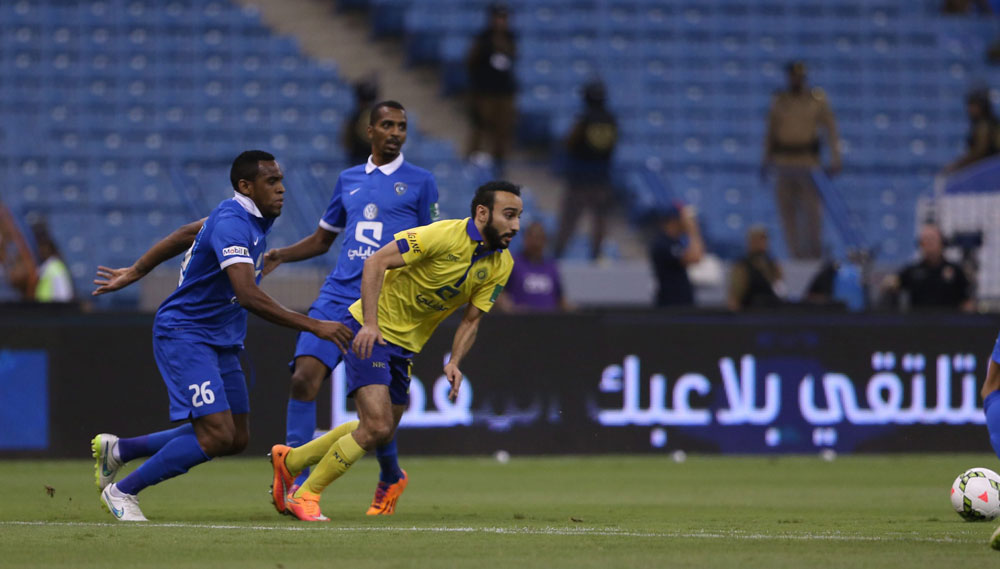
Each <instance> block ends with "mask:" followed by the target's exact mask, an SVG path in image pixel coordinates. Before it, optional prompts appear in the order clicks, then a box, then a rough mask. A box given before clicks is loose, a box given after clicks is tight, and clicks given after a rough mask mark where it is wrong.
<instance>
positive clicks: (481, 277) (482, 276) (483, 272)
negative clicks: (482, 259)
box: [476, 269, 486, 281]
mask: <svg viewBox="0 0 1000 569" xmlns="http://www.w3.org/2000/svg"><path fill="white" fill-rule="evenodd" d="M476 278H477V279H479V280H481V281H484V280H486V269H479V270H478V271H476Z"/></svg>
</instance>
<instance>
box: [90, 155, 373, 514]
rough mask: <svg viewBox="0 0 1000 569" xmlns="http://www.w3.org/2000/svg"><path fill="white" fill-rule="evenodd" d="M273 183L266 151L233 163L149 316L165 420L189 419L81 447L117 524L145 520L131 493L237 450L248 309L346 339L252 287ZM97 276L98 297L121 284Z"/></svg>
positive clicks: (245, 410) (241, 444)
mask: <svg viewBox="0 0 1000 569" xmlns="http://www.w3.org/2000/svg"><path fill="white" fill-rule="evenodd" d="M282 178H283V174H282V172H281V168H280V167H279V166H278V164H277V163H276V162H275V160H274V156H272V155H270V154H268V153H266V152H262V151H259V150H251V151H247V152H244V153H242V154H240V155H239V156H238V157H237V158H236V160H235V161H234V162H233V165H232V168H231V170H230V181H231V183H232V186H233V189H234V190H235V194H234V196H233V197H232V198H231V199H227V200H225V201H223V202H222V203H221V204H219V206H218V207H216V208H215V210H214V211H212V213H211V215H209V216H208V218H206V220H205V221H204V223H203V224H202V227H201V229H200V230H199V232H198V234H197V237H196V238H195V240H194V243H193V245H192V246H191V248H190V249H189V250H188V253H187V255H186V256H185V258H184V262H183V264H182V266H181V277H180V283H179V284H178V286H177V289H176V290H175V291H174V292H173V293H172V294H171V295H170V296H169V297H167V299H166V300H165V301H164V302H163V304H161V305H160V308H159V310H157V312H156V318H155V319H154V321H153V354H154V356H155V358H156V364H157V366H158V367H159V369H160V373H161V375H162V376H163V380H164V383H166V386H167V392H168V394H169V397H170V420H171V421H175V422H176V421H189V422H187V423H185V424H184V425H181V426H179V427H176V428H174V429H170V430H167V431H162V432H158V433H152V434H149V435H144V436H140V437H135V438H128V439H126V438H118V437H116V436H115V435H111V434H107V433H102V434H99V435H97V436H96V437H94V439H93V441H92V442H91V447H92V451H93V455H94V458H96V459H97V464H96V477H97V485H98V487H99V488H100V489H101V500H102V503H103V505H104V506H105V508H106V509H107V510H108V511H109V512H110V513H111V514H112V515H113V516H114V517H115V519H117V520H120V521H145V520H146V517H145V516H144V515H143V513H142V511H141V510H140V509H139V501H138V498H137V495H138V493H139V492H140V491H142V490H143V489H145V488H147V487H149V486H152V485H154V484H157V483H159V482H162V481H164V480H167V479H168V478H172V477H174V476H177V475H179V474H183V473H185V472H187V471H188V469H190V468H191V467H193V466H196V465H198V464H201V463H203V462H206V461H208V460H211V459H212V458H214V457H216V456H223V455H229V454H237V453H239V452H241V451H242V450H243V449H244V448H246V445H247V441H248V440H249V427H248V425H249V422H248V415H249V411H250V405H249V397H248V394H247V387H246V380H245V378H244V375H243V371H242V369H241V368H240V364H239V360H238V358H237V355H238V353H239V351H240V350H241V349H242V348H243V339H244V337H245V336H246V328H247V325H246V321H247V311H248V310H249V311H250V312H253V313H254V314H257V315H258V316H260V317H262V318H264V319H265V320H268V321H270V322H274V323H275V324H280V325H282V326H286V327H289V328H295V329H297V330H303V331H309V332H310V333H312V334H315V335H316V336H318V337H320V338H324V339H325V340H327V341H329V342H331V343H332V344H335V345H337V346H340V347H341V349H344V348H345V347H346V345H347V342H349V341H350V338H351V337H352V335H353V334H352V333H351V332H350V330H349V329H348V328H347V327H346V326H345V325H343V324H341V323H339V322H331V321H328V320H319V319H315V318H311V317H308V316H305V315H303V314H299V313H298V312H293V311H291V310H288V309H287V308H285V307H283V306H281V305H280V304H279V303H278V302H277V301H275V300H274V299H273V298H271V297H270V296H268V295H267V294H266V293H265V292H263V291H262V290H261V289H260V288H259V287H258V285H259V284H260V279H261V273H262V268H263V258H264V253H265V251H266V250H267V234H268V232H269V231H270V229H271V225H272V224H273V223H274V219H275V218H276V217H278V215H280V214H281V208H282V206H283V205H284V196H285V188H284V186H283V184H282ZM175 246H176V241H171V240H170V239H168V240H167V243H165V244H163V243H161V244H158V246H154V248H153V249H151V251H150V252H147V254H146V255H144V256H143V258H144V259H145V260H146V261H147V262H148V261H150V260H151V258H152V263H151V264H152V265H153V266H155V264H157V263H158V262H160V261H162V260H164V258H160V257H157V256H158V255H169V254H170V253H174V251H175V249H174V247H175ZM170 256H172V255H170ZM166 258H169V257H166ZM146 266H148V265H146ZM98 275H99V277H102V278H101V279H99V280H95V283H96V284H101V285H102V288H101V289H98V291H101V292H106V291H108V290H114V287H115V286H117V285H119V284H121V283H112V282H110V281H111V280H113V279H114V277H116V276H121V275H116V274H114V272H113V271H112V272H109V271H108V270H105V271H104V274H103V275H102V273H101V272H100V271H99V273H98ZM108 287H110V288H108ZM118 288H120V287H118ZM102 289H103V290H102ZM98 291H95V294H100V293H101V292H98ZM140 457H150V458H149V460H147V461H146V462H145V463H143V464H142V466H140V467H139V468H137V469H136V470H135V471H133V472H132V473H131V474H129V475H128V476H126V477H125V478H123V479H122V480H120V481H118V482H114V479H115V476H116V475H117V473H118V470H119V469H120V468H121V467H122V465H124V464H125V463H126V462H128V461H130V460H132V459H135V458H140Z"/></svg>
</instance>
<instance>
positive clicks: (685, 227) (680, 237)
mask: <svg viewBox="0 0 1000 569" xmlns="http://www.w3.org/2000/svg"><path fill="white" fill-rule="evenodd" d="M656 229H657V233H656V235H655V236H654V237H653V241H652V243H650V246H649V257H650V260H651V261H652V263H653V273H655V275H656V281H657V283H658V284H659V289H658V290H657V292H656V306H694V287H692V286H691V279H690V278H688V272H687V269H688V266H690V265H692V264H694V263H697V262H698V261H700V260H701V257H702V255H704V253H705V241H704V240H703V239H702V237H701V230H700V229H699V228H698V218H697V216H696V214H695V210H694V207H693V206H690V205H688V206H678V205H675V206H674V207H671V208H669V209H667V210H666V211H664V212H663V213H661V214H660V216H659V219H658V220H657V227H656Z"/></svg>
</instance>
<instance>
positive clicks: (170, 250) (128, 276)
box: [90, 217, 208, 296]
mask: <svg viewBox="0 0 1000 569" xmlns="http://www.w3.org/2000/svg"><path fill="white" fill-rule="evenodd" d="M206 219H208V218H207V217H203V218H201V219H199V220H198V221H192V222H191V223H188V224H186V225H182V226H180V227H178V228H177V229H175V230H174V231H173V233H171V234H170V235H167V236H166V237H164V238H163V239H161V240H160V241H158V242H157V243H156V244H155V245H153V246H152V247H150V248H149V250H148V251H146V252H145V253H143V254H142V256H141V257H139V259H138V260H136V262H135V263H132V266H131V267H121V268H118V269H112V268H110V267H105V266H103V265H100V266H98V267H97V278H95V279H94V284H95V285H98V287H97V288H96V289H94V292H92V293H90V294H92V295H94V296H98V295H101V294H104V293H106V292H114V291H116V290H119V289H123V288H125V287H127V286H128V285H130V284H132V283H134V282H135V281H137V280H139V279H141V278H142V277H144V276H146V274H147V273H149V271H152V270H153V269H154V268H156V266H157V265H159V264H160V263H162V262H163V261H166V260H167V259H172V258H174V257H176V256H177V255H180V254H181V253H183V252H184V251H187V250H188V249H189V248H190V247H191V244H192V243H194V239H195V237H197V236H198V232H199V231H201V227H202V226H203V225H204V224H205V220H206Z"/></svg>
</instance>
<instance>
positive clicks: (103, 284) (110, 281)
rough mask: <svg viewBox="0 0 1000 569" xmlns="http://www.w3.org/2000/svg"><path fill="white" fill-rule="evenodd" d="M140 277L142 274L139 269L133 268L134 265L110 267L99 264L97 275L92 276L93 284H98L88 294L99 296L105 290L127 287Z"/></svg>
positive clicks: (112, 290)
mask: <svg viewBox="0 0 1000 569" xmlns="http://www.w3.org/2000/svg"><path fill="white" fill-rule="evenodd" d="M140 278H142V275H141V274H140V273H139V271H137V270H135V267H134V266H133V267H121V268H118V269H112V268H110V267H105V266H103V265H99V266H98V267H97V277H95V278H94V284H95V285H98V286H97V288H96V289H94V292H92V293H90V294H91V295H93V296H99V295H102V294H104V293H106V292H114V291H116V290H119V289H123V288H125V287H127V286H128V285H130V284H132V283H134V282H135V281H137V280H139V279H140Z"/></svg>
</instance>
